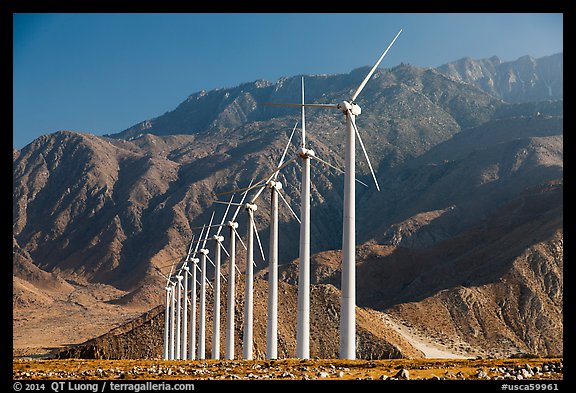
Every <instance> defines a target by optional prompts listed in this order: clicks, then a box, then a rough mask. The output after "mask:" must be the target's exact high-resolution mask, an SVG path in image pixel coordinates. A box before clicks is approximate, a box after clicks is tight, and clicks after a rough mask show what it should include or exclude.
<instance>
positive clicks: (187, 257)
mask: <svg viewBox="0 0 576 393" xmlns="http://www.w3.org/2000/svg"><path fill="white" fill-rule="evenodd" d="M195 236H196V235H194V234H193V235H192V241H191V242H190V247H189V248H188V255H186V261H188V260H189V259H190V253H191V252H192V244H194V237H195Z"/></svg>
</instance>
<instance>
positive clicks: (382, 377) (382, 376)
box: [378, 374, 390, 381]
mask: <svg viewBox="0 0 576 393" xmlns="http://www.w3.org/2000/svg"><path fill="white" fill-rule="evenodd" d="M389 378H390V377H389V376H388V375H386V374H382V375H380V378H378V379H381V380H383V381H385V380H387V379H389Z"/></svg>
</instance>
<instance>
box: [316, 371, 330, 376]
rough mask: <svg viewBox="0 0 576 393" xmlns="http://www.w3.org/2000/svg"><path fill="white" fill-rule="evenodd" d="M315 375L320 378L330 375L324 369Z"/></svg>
mask: <svg viewBox="0 0 576 393" xmlns="http://www.w3.org/2000/svg"><path fill="white" fill-rule="evenodd" d="M316 375H317V376H319V377H320V378H328V377H329V376H330V374H328V373H327V372H326V371H319V372H318V373H317V374H316Z"/></svg>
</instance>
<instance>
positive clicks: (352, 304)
mask: <svg viewBox="0 0 576 393" xmlns="http://www.w3.org/2000/svg"><path fill="white" fill-rule="evenodd" d="M401 32H402V29H400V31H399V32H398V34H396V36H395V37H394V39H393V40H392V42H391V43H390V44H389V45H388V47H387V48H386V50H385V51H384V53H382V55H381V56H380V58H379V59H378V61H377V62H376V64H374V66H373V67H372V69H371V70H370V72H368V74H367V75H366V77H365V78H364V80H363V81H362V83H361V84H360V86H358V88H357V89H356V91H355V92H354V94H353V95H352V97H351V99H350V100H349V101H343V102H342V103H341V104H304V103H302V104H269V105H281V106H301V107H302V108H304V107H306V106H308V107H313V108H334V109H338V110H340V111H342V113H343V114H344V115H345V117H346V152H345V173H344V212H343V223H342V281H341V289H342V292H341V293H342V295H341V299H340V314H341V316H340V358H341V359H355V358H356V255H355V250H356V222H355V220H356V201H355V191H356V188H355V181H354V180H355V173H356V157H355V155H356V138H355V135H356V136H357V137H358V141H359V142H360V146H361V147H362V150H363V152H364V156H365V157H366V161H367V162H368V167H369V168H370V172H371V174H372V178H373V179H374V183H375V184H376V188H377V189H378V191H380V187H379V185H378V181H377V180H376V175H375V174H374V170H373V169H372V164H371V163H370V159H369V158H368V154H367V153H366V148H365V147H364V143H363V142H362V138H361V137H360V133H359V132H358V128H357V127H356V116H358V115H360V114H361V113H362V110H361V109H360V106H358V104H356V102H355V100H356V98H358V95H360V93H361V92H362V89H364V86H366V83H368V81H369V79H370V78H371V77H372V74H374V72H375V71H376V68H377V67H378V65H380V62H381V61H382V59H383V58H384V56H386V54H387V53H388V50H389V49H390V48H391V47H392V45H393V44H394V42H395V41H396V39H397V38H398V36H399V35H400V33H401Z"/></svg>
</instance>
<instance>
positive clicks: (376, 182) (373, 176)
mask: <svg viewBox="0 0 576 393" xmlns="http://www.w3.org/2000/svg"><path fill="white" fill-rule="evenodd" d="M348 112H350V110H348ZM349 116H352V114H351V113H350V114H349ZM350 122H351V123H352V125H353V126H354V131H356V136H357V137H358V140H359V141H360V146H362V151H363V152H364V157H366V162H368V166H369V167H370V173H372V179H374V184H376V188H377V189H378V191H380V186H379V185H378V180H376V175H375V174H374V169H372V164H370V159H369V158H368V153H366V148H365V147H364V143H363V142H362V138H361V137H360V133H359V132H358V127H356V124H355V123H354V120H352V119H350Z"/></svg>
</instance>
